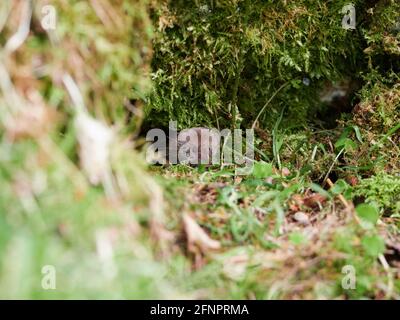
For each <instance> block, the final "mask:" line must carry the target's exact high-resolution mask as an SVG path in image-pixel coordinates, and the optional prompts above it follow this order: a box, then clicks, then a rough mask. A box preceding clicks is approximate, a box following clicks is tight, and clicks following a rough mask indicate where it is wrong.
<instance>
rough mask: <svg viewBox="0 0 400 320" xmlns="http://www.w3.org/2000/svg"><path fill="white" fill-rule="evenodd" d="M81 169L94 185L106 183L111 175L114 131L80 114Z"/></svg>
mask: <svg viewBox="0 0 400 320" xmlns="http://www.w3.org/2000/svg"><path fill="white" fill-rule="evenodd" d="M75 127H76V131H77V138H78V142H79V146H80V150H79V157H80V162H81V167H82V169H83V171H84V172H85V174H86V175H87V177H88V179H89V181H90V183H91V184H93V185H98V184H100V183H105V182H106V180H107V177H109V175H110V146H111V142H112V140H113V136H114V135H113V131H112V130H111V129H110V128H109V127H107V126H106V125H105V124H103V123H101V122H100V121H98V120H96V119H94V118H92V117H90V116H89V115H87V114H86V113H84V112H79V113H78V115H77V117H76V119H75Z"/></svg>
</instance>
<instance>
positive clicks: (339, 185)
mask: <svg viewBox="0 0 400 320" xmlns="http://www.w3.org/2000/svg"><path fill="white" fill-rule="evenodd" d="M348 187H349V185H348V184H347V183H346V181H344V180H343V179H339V180H338V181H336V183H335V185H334V186H333V187H332V189H331V191H332V192H333V193H334V194H342V193H344V192H345V191H346V190H347V189H348Z"/></svg>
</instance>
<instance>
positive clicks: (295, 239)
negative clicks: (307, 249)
mask: <svg viewBox="0 0 400 320" xmlns="http://www.w3.org/2000/svg"><path fill="white" fill-rule="evenodd" d="M289 240H290V242H291V243H293V244H294V245H296V246H298V245H301V244H304V243H307V239H306V237H304V235H302V234H301V233H299V232H293V233H291V234H290V235H289Z"/></svg>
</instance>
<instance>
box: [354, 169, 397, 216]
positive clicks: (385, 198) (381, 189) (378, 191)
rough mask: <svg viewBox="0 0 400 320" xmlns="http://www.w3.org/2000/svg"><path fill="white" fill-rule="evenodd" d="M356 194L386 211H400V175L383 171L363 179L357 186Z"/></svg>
mask: <svg viewBox="0 0 400 320" xmlns="http://www.w3.org/2000/svg"><path fill="white" fill-rule="evenodd" d="M354 194H355V195H356V196H360V197H362V198H365V201H366V202H368V203H374V204H375V205H377V206H378V207H379V208H380V209H382V210H383V211H384V212H387V213H391V214H392V213H397V214H399V213H400V211H399V209H400V176H394V175H388V174H385V173H381V174H379V175H376V176H372V177H371V178H368V179H363V180H361V181H360V183H359V184H358V185H357V186H356V188H355V190H354Z"/></svg>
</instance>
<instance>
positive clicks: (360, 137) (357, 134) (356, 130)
mask: <svg viewBox="0 0 400 320" xmlns="http://www.w3.org/2000/svg"><path fill="white" fill-rule="evenodd" d="M353 129H354V133H355V134H356V138H357V140H358V141H360V143H363V140H362V136H361V132H360V128H359V127H357V126H353Z"/></svg>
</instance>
